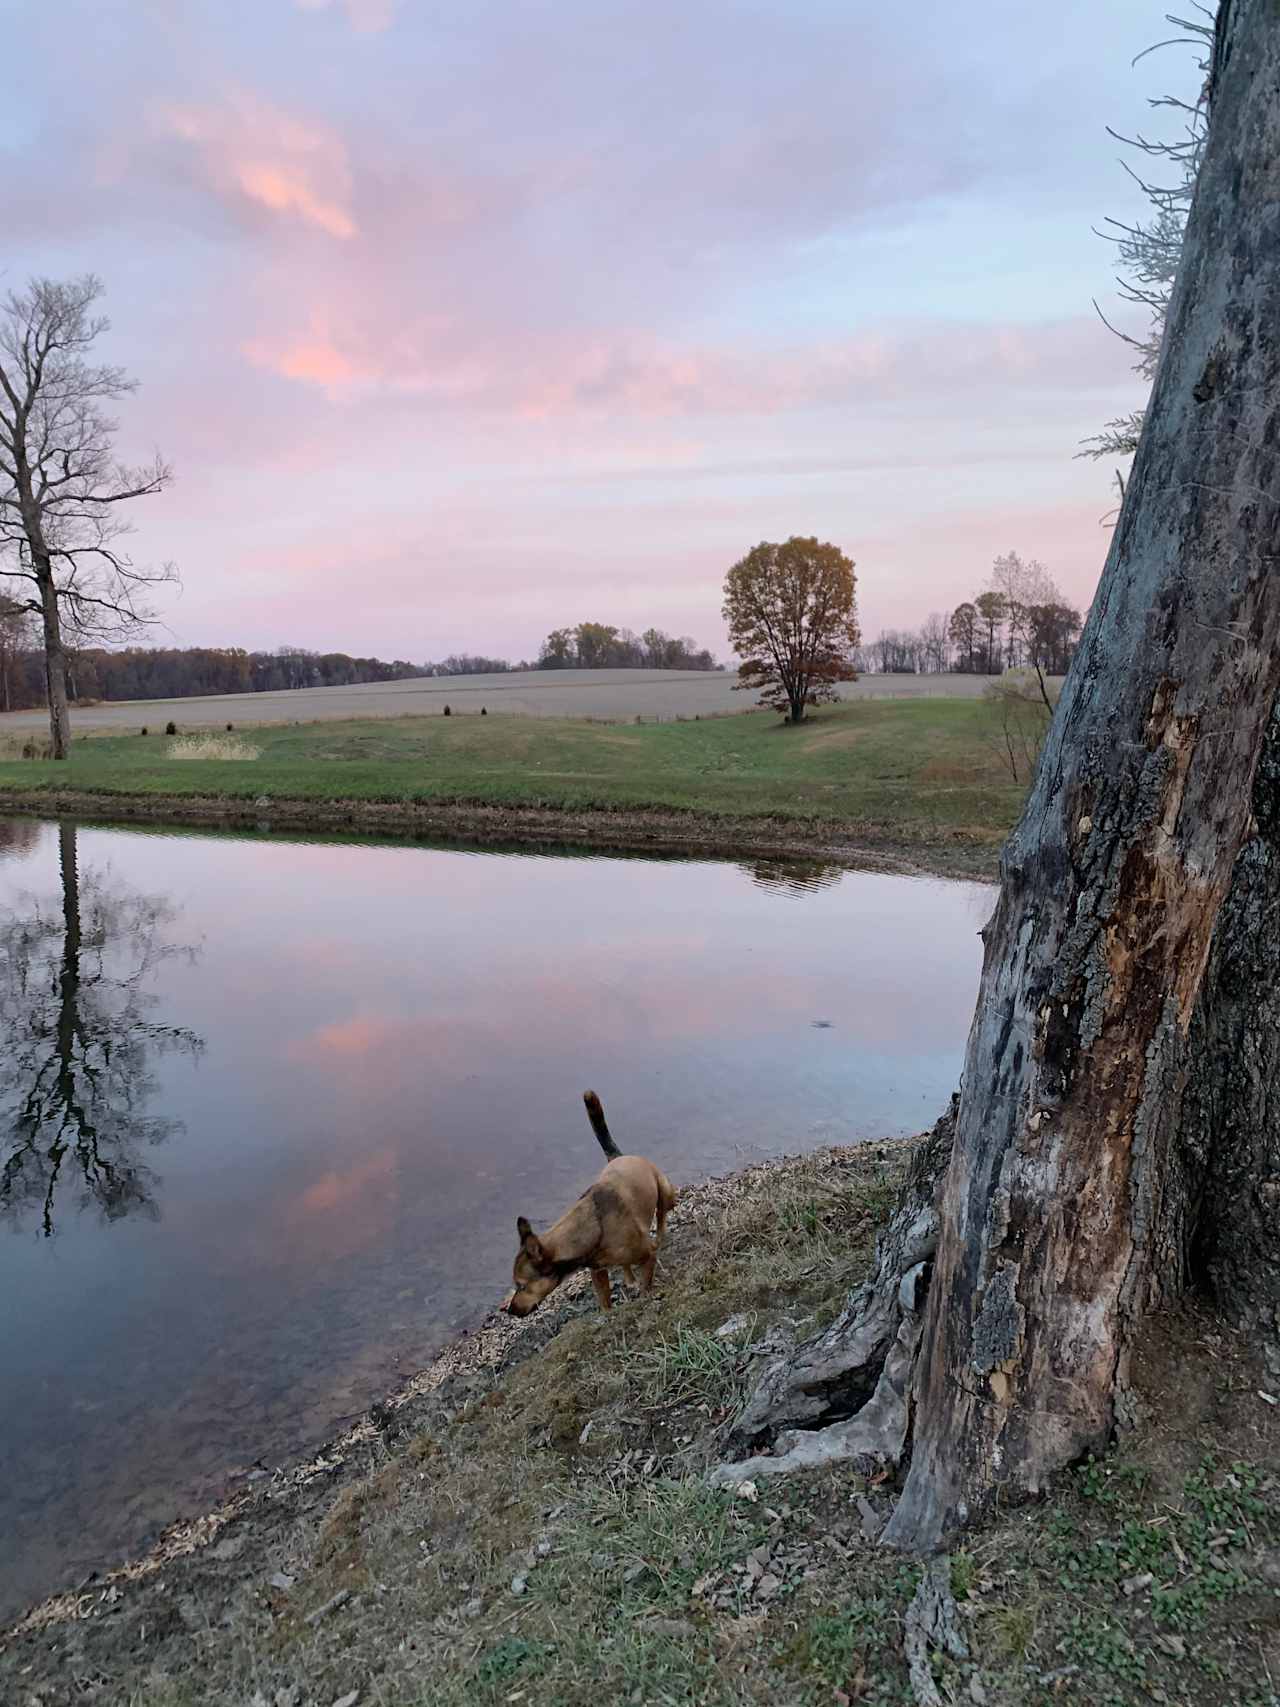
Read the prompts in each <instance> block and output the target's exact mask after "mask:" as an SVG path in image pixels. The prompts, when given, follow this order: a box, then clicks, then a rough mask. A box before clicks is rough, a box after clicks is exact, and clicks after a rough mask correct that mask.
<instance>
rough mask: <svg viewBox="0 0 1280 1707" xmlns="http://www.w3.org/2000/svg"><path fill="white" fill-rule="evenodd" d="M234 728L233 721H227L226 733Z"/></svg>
mask: <svg viewBox="0 0 1280 1707" xmlns="http://www.w3.org/2000/svg"><path fill="white" fill-rule="evenodd" d="M234 728H235V724H234V723H228V724H227V734H228V735H229V734H230V733H231V731H232V730H233V729H234Z"/></svg>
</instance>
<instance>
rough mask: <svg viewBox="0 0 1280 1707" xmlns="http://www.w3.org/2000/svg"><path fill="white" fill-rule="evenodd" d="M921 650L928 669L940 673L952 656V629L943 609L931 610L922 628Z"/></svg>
mask: <svg viewBox="0 0 1280 1707" xmlns="http://www.w3.org/2000/svg"><path fill="white" fill-rule="evenodd" d="M920 650H921V655H922V657H923V659H924V667H925V669H926V670H932V671H933V672H934V673H935V674H940V673H941V672H942V671H943V670H945V669H946V667H947V663H948V661H949V659H950V656H951V631H950V629H949V628H948V626H947V619H946V617H945V616H944V615H943V614H942V612H941V611H931V612H930V613H929V615H928V616H927V617H926V618H925V620H924V622H923V624H922V625H921V628H920Z"/></svg>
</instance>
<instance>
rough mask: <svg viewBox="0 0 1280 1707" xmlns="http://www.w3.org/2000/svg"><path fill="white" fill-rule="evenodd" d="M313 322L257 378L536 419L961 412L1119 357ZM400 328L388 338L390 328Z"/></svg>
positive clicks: (1082, 322)
mask: <svg viewBox="0 0 1280 1707" xmlns="http://www.w3.org/2000/svg"><path fill="white" fill-rule="evenodd" d="M376 306H377V305H376V302H375V303H374V304H373V305H372V308H371V309H366V311H365V313H364V314H363V315H359V314H352V315H348V314H344V313H338V312H332V311H323V312H320V311H317V312H316V313H314V314H313V315H312V317H311V319H310V321H309V323H308V325H307V327H306V328H305V329H303V330H293V329H286V330H282V331H280V332H277V333H269V334H266V335H263V336H261V337H258V338H254V339H251V340H248V341H246V343H245V344H244V346H243V350H244V353H245V354H246V355H247V356H248V358H249V359H250V361H252V362H253V363H254V365H255V366H257V367H260V368H264V369H266V370H268V371H270V372H274V373H277V374H279V375H281V376H283V377H286V378H289V379H293V380H297V381H299V382H302V383H305V384H311V385H315V386H318V387H320V388H321V389H323V390H326V391H328V392H330V393H331V394H337V393H344V392H354V391H361V392H365V393H379V392H381V393H387V394H400V395H404V396H416V397H420V398H425V399H435V400H438V401H448V402H450V403H454V404H458V403H461V404H465V405H470V406H472V407H477V408H481V409H489V410H496V411H498V412H502V413H509V414H512V415H514V416H517V417H522V418H525V419H530V420H545V419H547V418H549V417H556V416H565V415H575V414H584V413H585V414H594V413H600V412H605V411H607V412H608V413H609V414H610V415H611V416H617V415H619V414H622V415H634V416H651V415H685V414H700V413H701V414H737V415H741V414H754V415H776V414H779V413H783V412H785V411H789V410H797V409H806V408H817V407H828V406H834V405H842V404H848V403H857V402H862V401H868V402H870V401H880V402H892V401H895V400H898V399H904V400H907V399H910V398H912V397H913V396H918V395H920V394H921V393H923V392H928V393H930V394H932V395H933V396H934V397H935V398H937V397H941V396H943V395H944V394H946V395H948V396H949V397H950V398H951V399H952V400H954V399H956V398H957V397H963V396H965V395H967V394H978V393H981V394H990V393H991V392H993V391H999V390H1001V389H1003V388H1008V387H1014V388H1022V389H1025V388H1027V387H1034V388H1045V387H1052V388H1057V389H1065V390H1072V391H1076V390H1080V389H1082V388H1084V389H1088V388H1092V387H1097V386H1102V385H1106V384H1108V383H1110V382H1111V381H1112V380H1113V378H1114V370H1115V351H1114V347H1113V345H1112V344H1111V343H1110V341H1109V340H1108V337H1107V334H1106V332H1105V331H1104V330H1103V329H1102V328H1100V327H1099V326H1098V325H1097V323H1096V322H1095V321H1094V320H1092V319H1091V318H1089V317H1086V316H1078V317H1075V318H1073V319H1070V320H1065V321H1057V322H1052V323H1048V324H1040V325H1031V326H1023V327H1001V326H984V325H976V326H974V325H969V326H966V325H953V324H945V323H942V324H939V323H934V324H932V325H930V326H927V327H922V328H917V329H911V328H905V327H898V328H885V329H882V330H877V331H873V332H868V333H864V334H861V335H859V336H855V337H851V338H846V339H839V340H827V341H821V342H814V343H810V344H800V345H793V346H790V347H777V346H775V347H766V348H755V349H752V348H738V349H734V348H730V347H727V346H726V347H720V348H716V347H699V346H690V347H687V348H682V347H680V346H679V345H677V344H674V343H663V342H661V341H659V340H656V339H653V338H649V337H645V336H642V335H640V334H634V333H628V332H625V331H620V332H618V333H617V334H614V335H612V336H610V337H605V336H597V337H585V338H578V339H574V338H572V337H569V336H566V335H555V334H548V335H547V336H546V337H544V338H541V339H536V340H532V341H530V340H528V339H526V338H523V337H521V338H519V339H517V338H515V337H506V338H504V336H503V334H502V333H501V332H498V333H494V332H493V330H492V328H486V329H484V332H483V335H481V328H480V327H479V326H477V325H475V324H468V323H467V322H466V321H465V320H462V319H457V320H455V319H451V318H449V317H448V316H446V315H419V316H417V317H416V318H414V317H408V318H405V319H398V317H397V316H396V315H395V313H394V311H392V310H390V309H388V311H387V312H385V313H383V314H381V315H379V314H378V313H377V312H376ZM388 324H392V325H398V327H399V330H398V331H397V332H396V333H395V334H394V335H393V336H391V337H387V336H385V335H384V328H385V327H386V326H387V325H388Z"/></svg>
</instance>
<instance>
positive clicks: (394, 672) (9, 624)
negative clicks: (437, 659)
mask: <svg viewBox="0 0 1280 1707" xmlns="http://www.w3.org/2000/svg"><path fill="white" fill-rule="evenodd" d="M23 614H25V613H16V614H15V613H14V612H13V611H11V610H8V609H7V608H6V607H4V606H0V711H23V710H26V709H28V708H30V707H33V706H39V705H44V704H45V703H46V701H45V660H44V653H43V651H42V650H41V649H40V648H39V647H38V646H36V645H35V644H34V643H33V637H32V636H31V635H30V634H29V633H28V631H27V625H26V624H25V623H24V622H23V621H22V620H20V617H21V615H23ZM66 669H67V698H68V699H69V700H70V701H71V702H72V703H73V704H74V703H76V702H77V701H79V702H80V703H84V702H85V701H87V700H114V699H189V698H190V697H192V696H193V695H195V694H220V693H261V692H264V691H267V690H274V689H279V688H325V687H348V686H353V685H355V684H357V683H361V682H396V681H402V680H404V679H405V678H406V677H409V676H423V675H430V674H432V673H433V672H432V669H431V667H430V666H426V667H424V666H422V665H420V664H410V663H407V662H406V661H405V660H404V659H396V660H395V661H394V662H392V663H386V662H384V660H382V659H381V658H351V657H348V656H347V654H346V653H345V652H312V651H308V650H307V649H306V648H305V647H301V646H282V647H280V648H278V649H277V650H276V651H274V652H246V651H244V650H242V649H241V648H240V647H235V646H226V647H223V646H186V647H182V648H178V647H158V646H157V647H150V646H148V647H142V646H138V647H125V648H122V649H121V650H119V651H108V650H106V649H105V648H103V647H96V646H95V647H83V648H76V647H74V646H71V645H68V646H67V648H66Z"/></svg>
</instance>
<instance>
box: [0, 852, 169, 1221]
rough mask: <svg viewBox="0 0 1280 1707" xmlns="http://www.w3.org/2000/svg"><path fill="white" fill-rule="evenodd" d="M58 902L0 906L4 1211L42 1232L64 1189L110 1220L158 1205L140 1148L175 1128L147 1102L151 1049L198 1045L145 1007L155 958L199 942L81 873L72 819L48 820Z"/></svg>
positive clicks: (150, 908) (149, 904)
mask: <svg viewBox="0 0 1280 1707" xmlns="http://www.w3.org/2000/svg"><path fill="white" fill-rule="evenodd" d="M58 865H59V874H60V876H61V880H62V884H61V890H62V892H61V896H60V898H59V905H58V906H57V907H55V908H53V909H50V908H49V907H48V906H47V905H44V904H41V903H40V902H38V901H36V900H34V899H30V898H27V900H26V904H25V905H22V906H18V907H14V908H12V909H6V910H5V911H4V912H3V913H0V926H3V929H2V930H0V1028H2V1029H3V1035H4V1038H5V1053H4V1058H3V1060H2V1061H0V1117H3V1119H2V1121H0V1130H2V1131H3V1133H4V1136H3V1138H0V1222H5V1221H8V1222H12V1223H13V1224H15V1225H20V1224H22V1223H23V1222H25V1220H26V1219H27V1217H28V1216H29V1215H31V1216H33V1217H35V1218H36V1219H38V1221H39V1225H40V1229H41V1231H42V1233H43V1234H44V1235H45V1236H46V1237H51V1236H52V1235H53V1233H54V1232H55V1231H56V1229H57V1223H58V1218H59V1217H58V1207H57V1206H58V1198H59V1194H60V1192H61V1194H62V1195H64V1196H65V1195H67V1194H73V1201H74V1202H75V1203H77V1204H78V1206H79V1207H81V1208H87V1207H89V1206H91V1205H92V1206H95V1207H96V1208H97V1209H98V1210H99V1211H100V1213H101V1214H102V1215H103V1217H104V1218H105V1219H107V1220H109V1221H114V1220H118V1219H119V1218H120V1217H122V1216H124V1215H129V1214H134V1213H142V1214H145V1215H149V1216H153V1217H154V1216H155V1215H156V1214H158V1210H157V1208H156V1204H155V1195H154V1186H155V1184H156V1181H155V1178H154V1176H153V1174H152V1171H151V1169H150V1168H149V1167H148V1166H147V1165H146V1163H145V1162H144V1161H143V1160H141V1158H140V1154H139V1152H140V1151H141V1150H143V1149H145V1148H150V1147H152V1146H154V1145H157V1144H160V1143H162V1142H163V1141H164V1140H165V1139H166V1138H168V1137H169V1136H170V1135H171V1134H172V1133H175V1132H180V1131H181V1130H182V1128H181V1123H180V1122H178V1121H174V1120H170V1119H167V1118H166V1117H164V1116H162V1115H153V1114H150V1113H148V1112H147V1103H148V1100H149V1098H150V1097H151V1095H152V1093H153V1092H154V1090H155V1088H156V1084H155V1076H154V1073H153V1071H152V1061H153V1058H154V1056H155V1055H157V1054H166V1053H171V1052H174V1051H180V1052H182V1053H184V1054H189V1055H198V1054H199V1053H200V1051H201V1049H202V1047H203V1045H202V1043H201V1041H200V1039H199V1038H198V1037H197V1036H196V1035H195V1033H194V1032H192V1031H189V1030H188V1029H187V1028H186V1027H183V1026H174V1025H166V1024H164V1023H162V1022H160V1021H158V1020H156V1019H155V1018H154V1017H153V1014H152V1011H151V1010H152V1009H153V1008H154V1007H155V1004H156V999H157V998H156V996H155V994H154V993H153V991H152V990H151V988H150V985H151V982H152V979H153V977H154V974H155V972H156V970H157V969H158V967H159V966H160V965H161V964H162V963H163V962H164V961H165V960H168V959H169V958H171V957H173V956H175V955H186V956H188V957H194V954H195V950H194V949H192V948H186V947H183V946H181V945H179V944H177V943H175V942H172V941H170V940H169V939H168V936H167V927H168V925H169V924H170V922H171V920H172V918H173V912H172V909H171V908H170V907H169V905H168V904H167V902H165V901H163V900H161V899H158V898H153V897H150V896H146V895H141V894H138V893H136V892H134V891H132V890H128V889H124V888H122V887H119V886H117V885H112V884H110V883H108V882H107V881H106V880H105V879H104V878H103V877H101V876H94V875H92V874H89V875H83V874H82V873H81V871H80V868H79V861H78V859H77V849H76V831H75V827H74V825H71V824H61V825H60V826H59V828H58Z"/></svg>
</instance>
